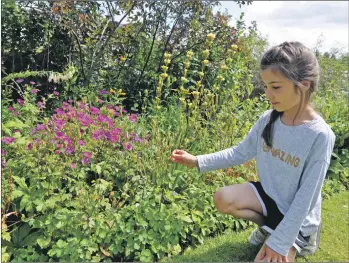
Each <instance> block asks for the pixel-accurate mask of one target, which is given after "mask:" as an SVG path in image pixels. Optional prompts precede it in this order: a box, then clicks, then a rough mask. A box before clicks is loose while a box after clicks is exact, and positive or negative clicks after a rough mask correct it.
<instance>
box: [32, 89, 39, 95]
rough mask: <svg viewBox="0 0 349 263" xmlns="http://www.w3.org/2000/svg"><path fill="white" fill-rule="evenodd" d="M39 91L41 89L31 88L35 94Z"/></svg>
mask: <svg viewBox="0 0 349 263" xmlns="http://www.w3.org/2000/svg"><path fill="white" fill-rule="evenodd" d="M38 91H39V90H38V89H32V90H31V92H32V93H33V94H36V93H38Z"/></svg>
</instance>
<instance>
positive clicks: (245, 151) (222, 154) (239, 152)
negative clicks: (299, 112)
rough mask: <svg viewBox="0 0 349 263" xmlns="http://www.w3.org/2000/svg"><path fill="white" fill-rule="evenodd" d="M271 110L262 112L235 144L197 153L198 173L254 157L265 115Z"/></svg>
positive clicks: (239, 162)
mask: <svg viewBox="0 0 349 263" xmlns="http://www.w3.org/2000/svg"><path fill="white" fill-rule="evenodd" d="M270 112H271V111H270V110H268V111H266V112H264V113H263V114H262V115H261V117H260V118H259V119H258V121H257V122H256V124H255V125H254V126H253V127H252V128H251V130H250V131H249V133H248V135H247V136H246V137H245V139H244V140H243V141H242V142H240V143H239V144H238V145H237V146H234V147H232V148H228V149H225V150H222V151H219V152H215V153H210V154H204V155H198V156H197V161H198V170H199V172H200V173H203V172H207V171H212V170H217V169H225V168H228V167H231V166H233V165H239V164H242V163H245V162H247V161H248V160H251V159H253V158H255V157H256V155H257V142H258V140H261V134H262V131H263V129H264V126H265V125H266V123H267V122H266V121H265V120H266V119H267V115H269V113H270Z"/></svg>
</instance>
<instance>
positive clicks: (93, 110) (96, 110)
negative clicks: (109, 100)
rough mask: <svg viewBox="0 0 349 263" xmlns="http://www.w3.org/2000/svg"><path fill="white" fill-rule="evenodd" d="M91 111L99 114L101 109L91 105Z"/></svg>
mask: <svg viewBox="0 0 349 263" xmlns="http://www.w3.org/2000/svg"><path fill="white" fill-rule="evenodd" d="M90 113H92V114H99V109H98V108H96V107H90Z"/></svg>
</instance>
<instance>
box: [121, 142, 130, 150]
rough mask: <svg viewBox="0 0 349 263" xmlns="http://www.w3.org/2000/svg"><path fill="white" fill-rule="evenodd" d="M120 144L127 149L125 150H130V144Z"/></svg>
mask: <svg viewBox="0 0 349 263" xmlns="http://www.w3.org/2000/svg"><path fill="white" fill-rule="evenodd" d="M122 145H123V146H124V148H125V150H127V151H131V150H132V144H130V143H123V144H122Z"/></svg>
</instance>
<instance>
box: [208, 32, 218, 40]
mask: <svg viewBox="0 0 349 263" xmlns="http://www.w3.org/2000/svg"><path fill="white" fill-rule="evenodd" d="M207 38H208V40H209V41H213V40H214V39H215V38H216V36H215V35H214V34H212V33H210V34H208V35H207Z"/></svg>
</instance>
